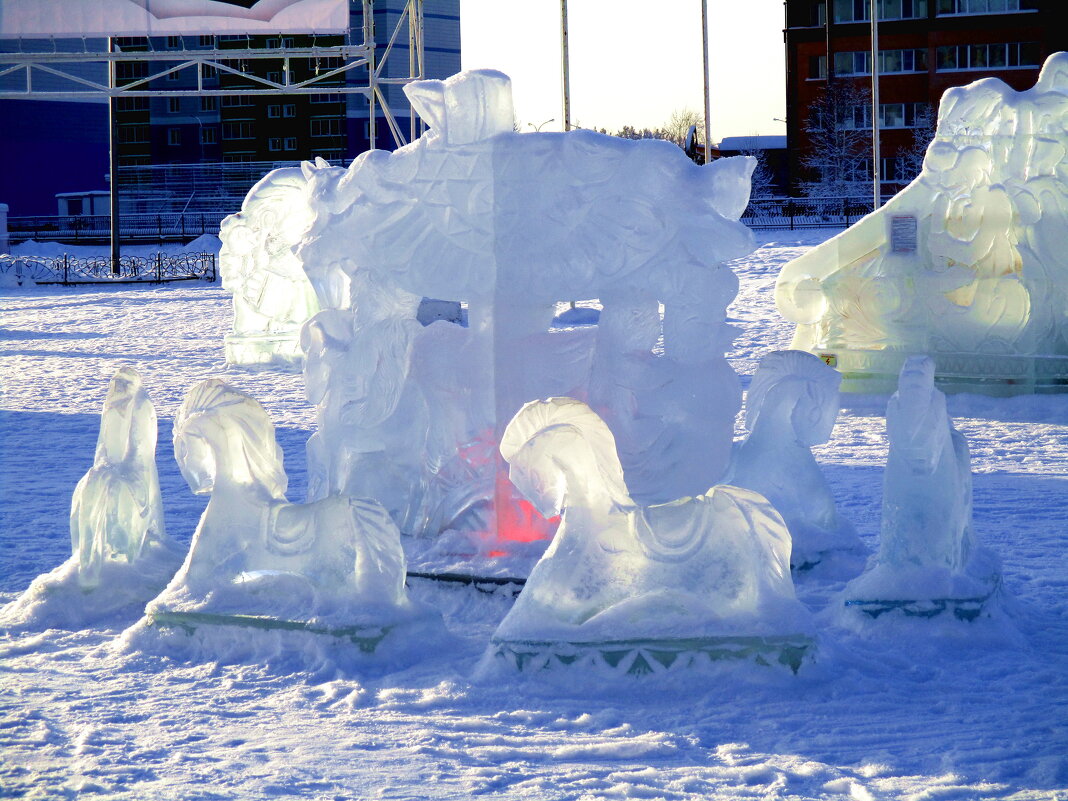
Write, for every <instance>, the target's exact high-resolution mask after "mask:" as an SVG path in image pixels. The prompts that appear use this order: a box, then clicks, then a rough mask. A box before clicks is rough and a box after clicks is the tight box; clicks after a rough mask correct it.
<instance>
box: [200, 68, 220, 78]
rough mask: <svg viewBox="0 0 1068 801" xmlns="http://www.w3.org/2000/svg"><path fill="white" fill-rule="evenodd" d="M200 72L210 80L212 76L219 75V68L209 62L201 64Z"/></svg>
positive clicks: (216, 76)
mask: <svg viewBox="0 0 1068 801" xmlns="http://www.w3.org/2000/svg"><path fill="white" fill-rule="evenodd" d="M200 74H201V75H202V76H203V77H204V79H205V80H209V81H210V80H211V79H212V78H218V77H219V70H218V69H217V68H216V67H214V66H213V65H211V64H201V65H200Z"/></svg>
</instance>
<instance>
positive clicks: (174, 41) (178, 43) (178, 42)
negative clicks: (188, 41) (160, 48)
mask: <svg viewBox="0 0 1068 801" xmlns="http://www.w3.org/2000/svg"><path fill="white" fill-rule="evenodd" d="M167 47H169V48H171V49H172V50H180V49H181V47H182V37H181V36H168V37H167Z"/></svg>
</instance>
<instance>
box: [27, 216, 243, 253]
mask: <svg viewBox="0 0 1068 801" xmlns="http://www.w3.org/2000/svg"><path fill="white" fill-rule="evenodd" d="M227 214H228V212H222V211H220V212H204V213H196V214H127V215H123V216H120V217H119V234H120V237H121V239H122V241H123V242H160V243H163V242H189V241H191V240H193V239H196V238H197V237H198V236H201V235H202V234H218V233H219V223H221V222H222V219H223V218H224V217H226V216H227ZM7 230H8V236H9V238H10V240H11V242H12V243H13V244H15V243H18V242H24V241H26V240H27V239H39V240H48V241H52V242H63V243H66V244H84V245H93V244H102V243H104V242H107V241H109V240H110V238H111V217H109V216H108V215H106V214H97V215H87V214H86V215H74V216H65V217H64V216H56V217H9V218H8V220H7Z"/></svg>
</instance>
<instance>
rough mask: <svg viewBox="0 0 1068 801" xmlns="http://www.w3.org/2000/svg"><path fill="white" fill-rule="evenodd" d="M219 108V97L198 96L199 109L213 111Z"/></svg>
mask: <svg viewBox="0 0 1068 801" xmlns="http://www.w3.org/2000/svg"><path fill="white" fill-rule="evenodd" d="M218 108H219V98H217V97H215V96H214V95H211V96H210V97H202V98H200V110H201V111H215V110H216V109H218Z"/></svg>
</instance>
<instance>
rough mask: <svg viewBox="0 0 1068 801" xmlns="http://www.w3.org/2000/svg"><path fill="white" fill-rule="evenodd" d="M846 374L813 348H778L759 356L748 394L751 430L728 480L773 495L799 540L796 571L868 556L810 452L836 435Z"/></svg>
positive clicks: (794, 554) (796, 541)
mask: <svg viewBox="0 0 1068 801" xmlns="http://www.w3.org/2000/svg"><path fill="white" fill-rule="evenodd" d="M841 381H842V379H841V376H840V375H839V374H838V373H837V372H835V371H834V370H833V369H832V368H830V367H828V366H827V365H826V364H824V363H823V362H822V361H820V359H818V358H817V357H815V356H813V355H812V354H811V353H806V352H804V351H799V350H786V351H774V352H772V353H769V354H768V355H766V356H764V358H762V359H761V360H760V364H759V366H758V367H757V370H756V373H755V374H754V375H753V378H752V380H751V381H750V384H749V390H748V392H747V393H746V399H745V427H746V429H747V430H748V432H749V434H748V436H747V437H746V438H745V440H743V441H742V442H740V443H738V444H737V445H736V446H735V451H734V456H733V458H732V460H731V468H730V470H729V471H728V473H727V477H726V479H724V480H725V482H726V483H728V484H733V485H736V486H739V487H746V488H748V489H751V490H753V491H754V492H757V493H759V494H760V495H763V496H764V497H765V498H767V499H768V500H769V501H770V502H771V503H772V505H773V506H774V507H775V508H776V510H777V511H778V512H779V514H781V515H782V516H783V519H784V520H785V521H786V526H787V528H789V530H790V536H791V538H792V540H793V550H792V552H791V564H792V566H793V568H794V569H795V570H805V569H808V568H811V567H815V566H816V565H817V564H820V563H821V562H823V561H825V560H828V559H830V560H832V561H841V558H842V557H845V556H847V555H849V554H853V555H859V554H862V553H864V550H865V549H864V546H863V544H862V543H861V542H860V539H859V538H858V537H857V533H856V530H855V529H854V528H853V525H852V524H851V523H850V522H849V521H848V520H846V519H845V518H844V517H842V515H840V514H839V513H838V510H837V508H836V506H835V501H834V496H833V495H832V494H831V489H830V487H829V486H828V484H827V480H826V479H825V478H824V477H823V471H822V470H821V469H820V467H819V465H818V464H817V463H816V460H815V458H813V456H812V451H811V450H810V449H811V448H812V446H814V445H821V444H823V443H824V442H827V440H828V439H830V436H831V431H832V429H833V428H834V423H835V420H836V418H837V417H838V404H839V398H838V386H839V384H840V383H841Z"/></svg>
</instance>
